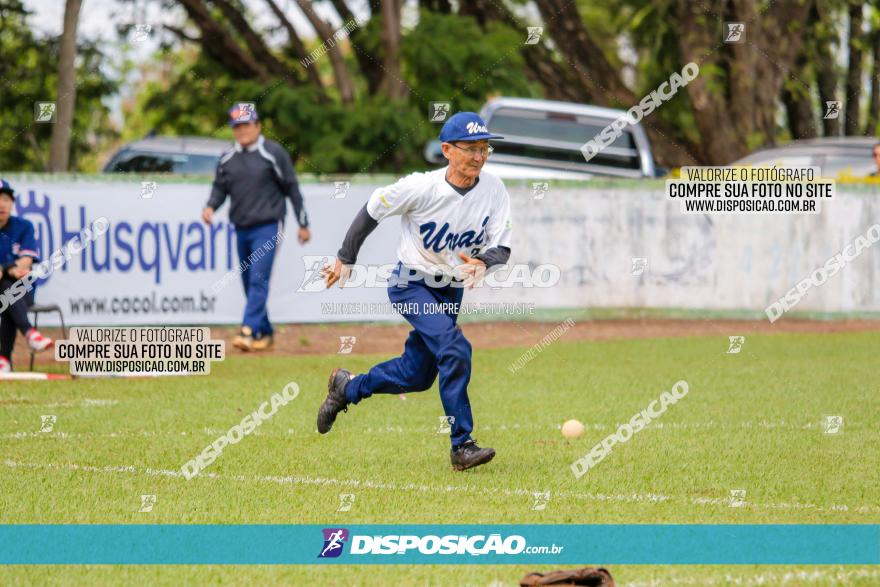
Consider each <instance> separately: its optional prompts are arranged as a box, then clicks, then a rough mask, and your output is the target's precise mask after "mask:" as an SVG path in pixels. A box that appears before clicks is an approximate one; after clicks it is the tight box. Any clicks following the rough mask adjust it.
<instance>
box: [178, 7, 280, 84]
mask: <svg viewBox="0 0 880 587" xmlns="http://www.w3.org/2000/svg"><path fill="white" fill-rule="evenodd" d="M178 1H179V2H180V4H182V5H183V8H184V10H186V13H187V15H188V16H189V17H190V18H191V19H192V20H193V22H195V24H196V26H197V27H198V28H199V30H200V31H201V32H202V38H201V39H202V50H203V51H204V52H205V54H207V55H208V56H209V57H211V58H212V59H213V60H214V61H216V62H217V63H220V64H222V65H223V66H224V67H226V68H228V69H229V70H230V72H231V73H233V74H235V75H237V76H239V77H243V78H245V79H248V78H256V79H258V80H260V81H262V82H265V81H269V80H270V79H271V75H270V74H269V72H268V71H267V70H266V68H265V67H264V66H263V64H262V63H260V62H259V61H258V60H256V59H254V58H253V57H252V56H251V55H250V54H248V53H246V52H245V51H244V50H243V49H242V48H241V47H239V45H238V42H236V40H235V38H233V36H232V35H230V34H229V32H227V30H226V28H225V27H224V26H223V25H222V24H221V23H219V22H218V21H217V20H216V19H215V18H214V17H213V16H212V15H211V12H210V11H209V10H208V8H207V7H206V6H205V4H204V3H203V2H202V0H178Z"/></svg>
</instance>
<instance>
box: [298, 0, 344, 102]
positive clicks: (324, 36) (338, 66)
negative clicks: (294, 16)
mask: <svg viewBox="0 0 880 587" xmlns="http://www.w3.org/2000/svg"><path fill="white" fill-rule="evenodd" d="M296 3H297V4H298V5H299V7H300V9H301V10H302V11H303V14H305V15H306V18H308V19H309V23H311V25H312V28H314V29H315V32H317V33H318V38H319V39H321V40H322V42H323V43H325V44H326V47H327V53H328V54H329V56H330V65H331V67H333V78H334V79H335V80H336V89H337V90H338V91H339V97H340V99H341V100H342V103H343V104H351V103H352V102H354V80H352V78H351V74H350V73H349V72H348V68H347V67H346V66H345V59H344V58H343V57H342V51H340V50H339V39H338V38H337V37H336V36H335V32H334V31H333V29H332V28H330V25H329V24H327V23H326V22H324V21H323V20H321V17H320V16H318V13H316V12H315V9H314V7H312V3H311V2H309V1H308V0H296ZM343 26H345V23H343ZM308 68H309V69H312V65H309V66H308Z"/></svg>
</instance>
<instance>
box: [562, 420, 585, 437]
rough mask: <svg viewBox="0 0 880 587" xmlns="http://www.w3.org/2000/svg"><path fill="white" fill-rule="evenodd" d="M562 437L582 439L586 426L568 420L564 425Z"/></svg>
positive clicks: (576, 421)
mask: <svg viewBox="0 0 880 587" xmlns="http://www.w3.org/2000/svg"><path fill="white" fill-rule="evenodd" d="M562 435H563V436H564V437H566V438H580V437H581V436H583V435H584V425H583V424H581V423H580V422H579V421H578V420H568V421H567V422H566V423H565V424H563V425H562Z"/></svg>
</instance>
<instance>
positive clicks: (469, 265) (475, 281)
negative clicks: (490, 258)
mask: <svg viewBox="0 0 880 587" xmlns="http://www.w3.org/2000/svg"><path fill="white" fill-rule="evenodd" d="M458 256H459V258H460V259H461V260H462V261H464V265H459V266H458V267H457V269H458V273H459V275H461V277H462V279H463V280H464V284H465V286H467V288H468V289H473V287H474V286H475V285H480V284H481V283H482V282H483V277H485V275H486V264H485V263H483V262H482V261H480V260H479V259H475V258H474V257H468V256H467V255H466V254H464V253H459V254H458Z"/></svg>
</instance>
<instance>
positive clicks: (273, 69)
mask: <svg viewBox="0 0 880 587" xmlns="http://www.w3.org/2000/svg"><path fill="white" fill-rule="evenodd" d="M212 3H213V4H215V5H216V6H217V8H219V9H220V12H222V13H223V16H225V17H226V20H228V21H229V23H230V24H232V27H233V28H234V29H235V30H236V31H237V32H238V34H239V35H241V38H242V39H244V44H245V45H246V46H247V48H248V50H249V51H250V52H251V55H253V56H254V57H255V58H256V60H257V61H258V62H259V63H261V64H262V65H263V66H264V67H265V68H266V69H267V70H268V71H269V73H270V75H271V76H273V77H277V78H281V79H283V80H285V81H286V82H287V83H288V84H289V85H299V83H301V82H302V80H301V79H299V78H298V77H297V76H296V75H295V73H296V72H295V71H291V70H290V68H288V67H286V66H285V65H284V64H283V63H281V61H279V59H278V58H277V57H275V55H274V54H273V53H272V51H271V50H270V49H269V46H268V45H266V42H265V41H264V40H263V38H262V37H261V36H260V35H259V34H258V33H257V32H256V31H255V30H254V29H253V28H251V25H250V24H248V22H247V19H246V18H245V17H244V14H242V13H241V11H240V10H239V9H238V8H237V7H235V6H233V4H232V2H231V1H230V0H212ZM290 82H294V83H293V84H291V83H290Z"/></svg>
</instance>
